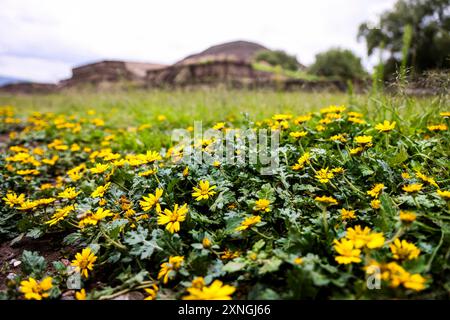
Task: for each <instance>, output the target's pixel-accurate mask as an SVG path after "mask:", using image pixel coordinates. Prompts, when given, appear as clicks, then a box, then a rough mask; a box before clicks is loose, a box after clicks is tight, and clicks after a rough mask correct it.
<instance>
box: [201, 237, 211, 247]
mask: <svg viewBox="0 0 450 320" xmlns="http://www.w3.org/2000/svg"><path fill="white" fill-rule="evenodd" d="M211 244H212V243H211V240H209V238H208V237H204V238H203V240H202V246H203V248H205V249H208V248H210V247H211Z"/></svg>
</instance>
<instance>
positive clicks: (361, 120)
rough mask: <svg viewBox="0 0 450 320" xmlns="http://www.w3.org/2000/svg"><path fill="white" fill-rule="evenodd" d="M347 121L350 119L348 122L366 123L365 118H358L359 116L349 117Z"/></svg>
mask: <svg viewBox="0 0 450 320" xmlns="http://www.w3.org/2000/svg"><path fill="white" fill-rule="evenodd" d="M347 121H348V122H351V123H356V124H364V123H366V121H365V120H363V119H361V118H358V117H349V118H348V119H347Z"/></svg>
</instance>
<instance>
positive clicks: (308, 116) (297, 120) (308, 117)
mask: <svg viewBox="0 0 450 320" xmlns="http://www.w3.org/2000/svg"><path fill="white" fill-rule="evenodd" d="M311 118H312V115H311V114H310V113H309V114H306V115H301V116H298V117H297V118H295V119H294V123H295V124H297V125H298V124H301V123H303V122H307V121H309V120H311Z"/></svg>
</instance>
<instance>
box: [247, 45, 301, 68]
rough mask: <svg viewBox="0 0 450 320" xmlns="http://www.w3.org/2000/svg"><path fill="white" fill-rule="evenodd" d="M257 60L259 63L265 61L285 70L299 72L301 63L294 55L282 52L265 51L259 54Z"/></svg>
mask: <svg viewBox="0 0 450 320" xmlns="http://www.w3.org/2000/svg"><path fill="white" fill-rule="evenodd" d="M255 60H256V61H258V62H261V61H264V62H267V63H268V64H270V65H272V66H281V67H282V68H283V69H285V70H291V71H297V70H298V69H299V67H300V63H299V62H298V61H297V58H296V57H295V56H293V55H289V54H287V53H286V52H284V51H282V50H275V51H272V50H264V51H261V52H259V53H257V55H256V57H255Z"/></svg>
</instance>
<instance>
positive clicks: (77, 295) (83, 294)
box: [75, 289, 86, 300]
mask: <svg viewBox="0 0 450 320" xmlns="http://www.w3.org/2000/svg"><path fill="white" fill-rule="evenodd" d="M75 299H77V300H86V290H84V289H81V290H80V291H78V292H75Z"/></svg>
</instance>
